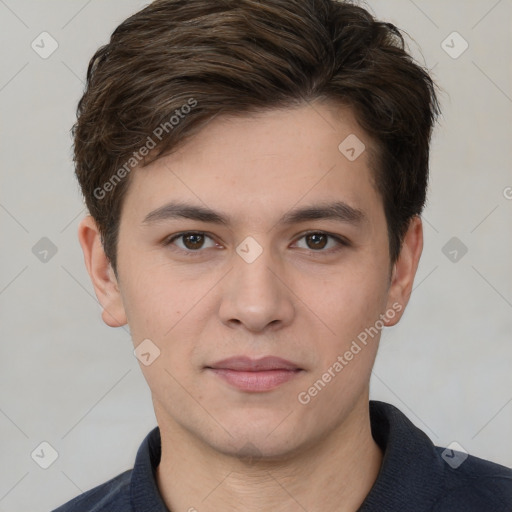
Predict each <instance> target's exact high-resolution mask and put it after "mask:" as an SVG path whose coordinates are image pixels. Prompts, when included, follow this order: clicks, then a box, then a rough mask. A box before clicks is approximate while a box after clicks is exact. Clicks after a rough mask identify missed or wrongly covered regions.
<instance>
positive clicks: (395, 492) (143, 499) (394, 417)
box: [54, 401, 512, 512]
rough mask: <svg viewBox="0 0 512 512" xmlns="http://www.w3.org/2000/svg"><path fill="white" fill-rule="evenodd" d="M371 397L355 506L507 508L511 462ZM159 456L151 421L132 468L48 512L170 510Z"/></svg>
mask: <svg viewBox="0 0 512 512" xmlns="http://www.w3.org/2000/svg"><path fill="white" fill-rule="evenodd" d="M369 405H370V421H371V428H372V435H373V438H374V439H375V442H376V443H377V444H378V445H379V446H380V448H381V449H382V451H383V453H384V458H383V463H382V466H381V469H380V472H379V475H378V477H377V480H376V481H375V483H374V485H373V487H372V488H371V490H370V492H369V493H368V495H367V496H366V499H365V500H364V502H363V504H362V505H361V507H360V508H359V509H358V511H357V512H403V511H405V512H512V469H509V468H507V467H505V466H501V465H499V464H495V463H493V462H489V461H486V460H483V459H480V458H477V457H474V456H472V455H469V456H467V454H465V453H462V452H457V451H454V450H451V449H445V448H439V447H436V446H434V445H433V443H432V441H431V440H430V439H429V438H428V437H427V435H426V434H425V433H424V432H422V431H421V430H420V429H419V428H417V427H416V426H414V425H413V424H412V423H411V422H410V421H409V420H408V419H407V418H406V416H404V415H403V414H402V413H401V412H400V411H399V410H398V409H397V408H396V407H394V406H392V405H390V404H386V403H384V402H378V401H370V404H369ZM160 456H161V440H160V431H159V429H158V427H156V428H155V429H153V430H152V431H151V432H150V433H149V434H148V435H147V437H146V438H145V439H144V441H143V442H142V444H141V446H140V448H139V450H138V453H137V457H136V459H135V465H134V467H133V469H131V470H129V471H125V472H124V473H121V474H120V475H118V476H117V477H115V478H113V479H112V480H109V481H108V482H106V483H104V484H102V485H99V486H98V487H95V488H94V489H91V490H90V491H87V492H86V493H84V494H82V495H80V496H78V497H76V498H74V499H73V500H71V501H70V502H68V503H66V504H65V505H62V506H61V507H59V508H58V509H56V510H54V512H170V511H169V510H168V509H167V508H166V506H165V504H164V502H163V500H162V497H161V496H160V493H159V490H158V487H157V484H156V479H155V475H156V468H157V466H158V464H159V462H160ZM200 499H202V498H200V497H198V504H197V506H196V508H197V509H198V510H200V508H201V507H200V503H199V500H200ZM192 505H193V504H192ZM262 512H267V511H262Z"/></svg>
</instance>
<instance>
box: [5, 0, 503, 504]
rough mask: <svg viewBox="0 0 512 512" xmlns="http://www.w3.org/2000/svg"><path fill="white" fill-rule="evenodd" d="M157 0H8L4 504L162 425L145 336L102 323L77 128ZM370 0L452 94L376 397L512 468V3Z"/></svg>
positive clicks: (93, 475)
mask: <svg viewBox="0 0 512 512" xmlns="http://www.w3.org/2000/svg"><path fill="white" fill-rule="evenodd" d="M146 3H147V2H142V1H136V0H128V1H127V0H123V1H121V0H108V1H105V0H103V1H101V2H100V1H99V0H89V1H85V0H66V1H64V0H59V1H57V0H54V1H48V0H47V1H38V2H36V1H35V0H34V1H27V0H17V1H14V0H0V38H1V41H0V42H1V45H2V46H1V47H2V52H1V68H0V109H1V124H0V129H1V133H0V145H1V182H0V225H1V235H2V251H1V257H2V264H1V267H0V321H1V327H0V329H1V339H2V344H1V357H0V385H1V388H0V389H1V395H0V446H1V455H0V460H1V469H0V512H6V511H9V512H22V511H23V512H26V511H27V510H31V511H33V512H38V511H45V510H49V509H52V508H53V507H55V506H57V505H59V504H61V503H63V502H65V501H67V500H69V499H70V498H72V497H74V496H75V495H77V494H78V493H80V491H82V490H87V489H89V488H91V487H93V486H95V485H97V484H100V483H102V482H104V481H106V480H107V479H109V478H111V477H113V476H115V475H117V474H118V473H120V472H121V471H124V470H126V469H129V468H130V467H131V466H132V464H133V460H134V456H135V453H136V450H137V448H138V446H139V444H140V442H141V441H142V439H143V437H144V436H145V435H146V434H147V432H148V431H149V430H150V429H151V428H152V427H153V426H155V424H156V422H155V417H154V414H153V410H152V405H151V401H150V393H149V390H148V388H147V385H146V383H145V381H144V379H143V377H142V374H141V372H140V369H139V366H138V361H137V360H136V358H135V357H134V356H133V347H132V344H131V340H130V336H129V331H128V329H127V328H124V329H123V328H119V329H112V328H109V327H107V326H106V325H104V324H103V323H102V321H101V318H100V311H101V310H100V307H99V305H98V303H97V301H96V298H95V295H94V291H93V288H92V285H91V283H90V280H89V277H88V275H87V272H86V269H85V267H84V264H83V255H82V252H81V249H80V246H79V244H78V240H77V234H76V230H77V226H78V222H79V220H80V218H81V217H82V216H83V215H84V214H85V210H84V209H83V203H82V200H81V196H80V192H79V189H78V185H77V183H76V182H75V178H74V175H73V166H72V161H71V137H70V133H69V129H70V127H71V125H72V124H73V122H74V120H75V108H76V103H77V101H78V99H79V98H80V96H81V93H82V90H83V81H84V77H85V72H86V68H87V64H88V61H89V59H90V57H91V56H92V54H93V52H94V51H95V49H96V48H97V47H98V46H99V45H100V44H104V43H105V42H107V40H108V37H109V36H110V33H111V32H112V31H113V30H114V28H115V27H116V26H117V25H118V24H119V23H120V22H121V21H122V20H123V19H125V18H126V17H127V16H128V15H130V14H132V13H134V12H135V11H136V10H138V9H139V8H140V7H142V6H143V5H145V4H146ZM368 4H369V5H370V6H371V9H372V10H373V12H374V13H375V14H376V15H377V16H378V17H382V18H384V19H386V20H388V21H391V22H393V23H395V24H397V25H398V26H399V27H400V28H403V29H405V30H406V31H407V32H408V33H409V34H410V35H411V36H412V37H413V38H414V41H413V40H409V46H410V48H411V51H412V52H413V54H414V55H415V56H416V57H417V59H418V60H419V61H420V62H421V63H423V64H424V65H426V66H427V67H428V68H429V69H431V70H432V74H433V76H434V78H435V79H436V80H437V82H438V84H439V85H440V86H441V87H442V89H443V90H444V93H443V94H442V95H441V102H442V108H443V117H442V118H441V119H440V125H439V126H438V127H437V129H436V133H435V136H434V141H433V146H432V161H431V186H430V200H429V204H428V207H427V209H426V211H425V215H424V217H423V218H424V224H425V249H424V252H423V256H422V260H421V263H420V267H419V270H418V274H417V278H416V281H415V289H414V292H413V295H412V298H411V302H410V304H409V306H408V309H407V311H406V313H405V316H404V318H403V319H402V321H401V322H400V324H399V325H398V326H397V327H395V328H392V329H388V330H385V331H384V333H383V336H382V342H381V348H380V352H379V356H378V359H377V364H376V366H375V371H374V374H373V379H372V398H374V399H379V400H384V401H388V402H391V403H393V404H395V405H397V406H398V407H399V408H400V409H401V410H402V411H403V412H404V413H405V414H407V416H408V417H409V418H410V419H411V420H412V421H413V422H414V423H415V424H416V425H418V426H419V427H420V428H422V429H423V430H424V431H425V432H426V433H427V434H428V435H429V436H430V437H431V439H432V440H433V441H434V442H435V443H436V444H438V445H443V446H447V445H448V444H450V443H451V442H452V441H457V442H458V443H459V444H460V445H461V446H462V447H464V448H465V449H466V450H467V451H468V452H469V453H471V454H474V455H477V456H480V457H483V458H488V459H491V460H494V461H496V462H499V463H501V464H504V465H508V466H512V441H511V440H510V432H511V426H512V403H511V402H512V385H511V384H512V377H511V361H512V344H511V343H510V341H511V332H512V321H511V318H512V314H511V313H512V273H511V272H510V262H511V261H512V236H511V233H512V200H511V198H512V188H507V187H512V173H511V162H512V158H511V146H512V144H511V142H512V138H511V125H512V123H511V111H512V73H511V65H510V48H512V41H511V39H512V38H511V28H510V27H511V24H510V22H511V14H512V1H511V0H501V1H496V0H481V1H467V0H457V1H450V2H446V1H444V0H443V1H442V0H436V1H432V0H430V1H425V0H422V1H420V0H415V1H412V0H394V1H392V0H387V1H382V0H381V1H379V2H377V1H372V2H368ZM43 31H47V32H49V33H50V34H51V36H52V37H53V38H54V39H55V40H56V41H57V42H58V45H59V46H58V48H57V50H56V51H55V52H54V53H53V54H52V55H51V56H49V57H48V58H46V59H43V58H41V57H40V56H39V54H37V53H36V52H35V51H34V50H33V49H32V47H31V43H32V41H34V40H36V43H37V42H38V41H40V38H39V37H38V36H39V34H41V32H43ZM453 31H457V32H458V33H460V34H461V36H462V37H463V38H464V39H465V40H466V41H467V42H468V44H469V48H468V49H467V50H466V51H465V52H464V53H462V54H461V55H460V56H458V58H452V57H451V56H450V55H448V53H447V52H446V51H445V49H444V48H443V46H442V42H443V41H444V40H445V39H446V38H447V36H449V35H450V34H451V33H452V32H453ZM452 41H453V42H452ZM47 42H48V41H47ZM39 44H41V43H39ZM446 44H448V45H450V46H452V48H451V50H450V49H449V51H451V52H452V53H454V52H459V51H460V49H461V48H462V46H461V44H462V41H461V40H459V39H457V38H455V39H453V36H452V37H451V38H448V40H447V42H446V43H445V45H444V46H445V48H446ZM45 48H46V49H48V48H49V44H45ZM43 237H47V238H48V239H50V240H51V242H52V243H53V244H54V245H55V246H56V248H57V253H56V254H55V255H53V256H52V254H51V252H50V253H48V255H47V261H46V262H43V261H41V260H40V259H39V258H38V257H36V254H34V252H33V247H34V246H36V244H37V243H38V242H39V241H40V239H41V238H43ZM452 237H456V238H457V239H458V241H457V240H456V241H455V244H456V245H454V246H453V247H451V246H448V249H444V252H443V247H445V245H446V244H447V242H448V241H449V240H450V239H451V238H452ZM461 244H464V246H465V247H467V253H466V254H464V255H462V252H463V251H462V248H463V247H462V245H461ZM37 247H39V246H36V248H37ZM454 248H455V250H456V251H457V257H456V261H452V260H453V258H454V256H455V253H453V252H452V254H451V255H450V253H449V251H452V250H453V249H454ZM36 252H37V251H36ZM445 253H447V255H446V254H445ZM461 256H462V257H461ZM40 257H41V255H40ZM43 441H46V442H48V443H50V445H51V446H53V447H54V449H55V450H56V451H57V452H58V458H57V460H56V461H55V462H54V463H53V464H52V465H51V466H50V467H49V468H48V469H42V468H41V467H39V465H38V464H36V462H34V460H33V459H32V458H31V453H32V452H33V451H34V450H35V449H36V448H37V447H38V446H39V445H40V443H41V442H43ZM36 453H38V452H37V450H36ZM48 453H49V452H48V450H47V451H46V454H48ZM45 456H46V455H45Z"/></svg>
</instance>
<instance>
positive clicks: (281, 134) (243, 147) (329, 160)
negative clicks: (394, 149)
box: [125, 102, 381, 221]
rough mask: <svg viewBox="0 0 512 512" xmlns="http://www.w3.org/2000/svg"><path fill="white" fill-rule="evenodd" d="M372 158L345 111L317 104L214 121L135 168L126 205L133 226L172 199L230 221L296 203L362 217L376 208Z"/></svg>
mask: <svg viewBox="0 0 512 512" xmlns="http://www.w3.org/2000/svg"><path fill="white" fill-rule="evenodd" d="M372 152H373V142H372V140H370V138H369V137H368V136H367V135H366V133H365V132H364V131H363V130H362V129H361V127H360V126H359V125H358V123H357V122H356V119H355V117H354V115H353V113H352V112H351V111H350V109H348V108H346V107H339V106H335V105H333V104H326V103H319V102H318V103H311V104H305V105H302V106H300V107H294V108H287V109H279V110H269V111H265V112H257V113H254V114H250V115H243V116H242V115H240V116H219V117H217V118H215V119H213V120H212V121H210V122H209V123H208V124H207V125H205V127H204V128H203V129H202V130H201V131H200V132H198V133H197V134H196V135H194V136H193V137H192V138H191V139H189V140H188V141H187V142H186V143H184V144H183V145H181V146H180V147H179V149H177V150H176V151H174V152H173V153H171V154H169V155H167V156H163V157H161V158H159V159H157V160H156V161H154V162H152V163H151V164H149V165H147V166H145V167H141V168H136V169H135V170H134V171H133V175H132V176H131V184H130V187H129V189H128V193H127V197H126V198H125V203H127V202H129V203H130V209H129V212H131V213H133V214H137V218H138V219H139V221H141V220H142V219H143V218H145V217H146V216H147V215H148V213H149V212H150V211H152V210H154V209H156V208H158V207H161V206H163V205H164V204H165V203H166V202H167V201H168V200H170V199H173V200H176V199H180V200H184V199H187V200H192V201H193V202H195V203H196V204H202V205H203V206H205V205H208V206H210V207H212V208H213V207H215V209H216V210H219V209H220V210H223V211H224V212H230V213H231V215H232V216H233V217H234V218H236V216H237V214H238V213H240V214H244V215H247V214H248V213H249V211H250V214H251V215H252V216H255V217H258V216H262V215H264V214H265V213H269V212H270V211H271V210H272V209H273V208H274V206H275V207H276V209H277V210H279V209H281V210H282V209H283V208H285V209H290V208H291V207H292V206H293V205H294V204H297V203H299V202H303V203H308V202H309V203H315V202H318V201H322V202H324V203H326V202H334V201H338V200H343V201H344V202H345V203H346V204H348V205H350V206H352V207H354V208H357V209H359V210H368V209H372V208H375V207H378V206H379V205H380V203H381V202H380V197H379V194H378V193H377V191H376V190H375V189H374V187H373V185H372V183H373V179H372V171H371V169H370V164H371V161H372V159H371V153H372ZM189 202H190V201H189ZM276 213H277V211H276Z"/></svg>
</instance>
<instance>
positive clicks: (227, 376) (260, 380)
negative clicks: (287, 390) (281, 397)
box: [210, 368, 301, 392]
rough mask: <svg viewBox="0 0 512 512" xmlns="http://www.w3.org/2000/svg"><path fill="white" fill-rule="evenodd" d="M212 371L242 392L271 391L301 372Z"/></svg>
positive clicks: (221, 369)
mask: <svg viewBox="0 0 512 512" xmlns="http://www.w3.org/2000/svg"><path fill="white" fill-rule="evenodd" d="M210 370H211V371H212V372H213V373H215V374H216V375H217V376H219V377H220V378H221V379H224V380H225V381H226V382H228V383H229V384H231V385H232V386H234V387H236V388H238V389H241V390H242V391H253V392H258V391H270V390H271V389H274V388H277V387H278V386H280V385H281V384H284V383H285V382H288V381H289V380H291V379H293V378H294V377H295V376H296V375H297V374H298V373H300V372H301V370H265V371H259V372H242V371H235V370H227V369H225V368H210Z"/></svg>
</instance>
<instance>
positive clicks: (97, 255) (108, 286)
mask: <svg viewBox="0 0 512 512" xmlns="http://www.w3.org/2000/svg"><path fill="white" fill-rule="evenodd" d="M78 240H79V242H80V245H81V247H82V251H83V253H84V261H85V266H86V268H87V272H88V273H89V277H90V278H91V281H92V284H93V286H94V291H95V293H96V297H97V298H98V301H99V303H100V304H101V307H102V308H103V312H102V314H101V317H102V319H103V321H104V322H105V323H106V324H107V325H109V326H110V327H121V326H123V325H125V324H126V323H127V318H126V313H125V310H124V305H123V301H122V296H121V293H120V290H119V286H118V282H117V279H116V276H115V274H114V271H113V269H112V265H111V264H110V260H109V259H108V258H107V256H106V254H105V251H104V250H103V245H102V243H101V235H100V233H99V230H98V227H97V225H96V222H95V221H94V218H93V217H92V216H91V215H88V216H87V217H85V218H84V219H82V221H81V222H80V225H79V226H78Z"/></svg>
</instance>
